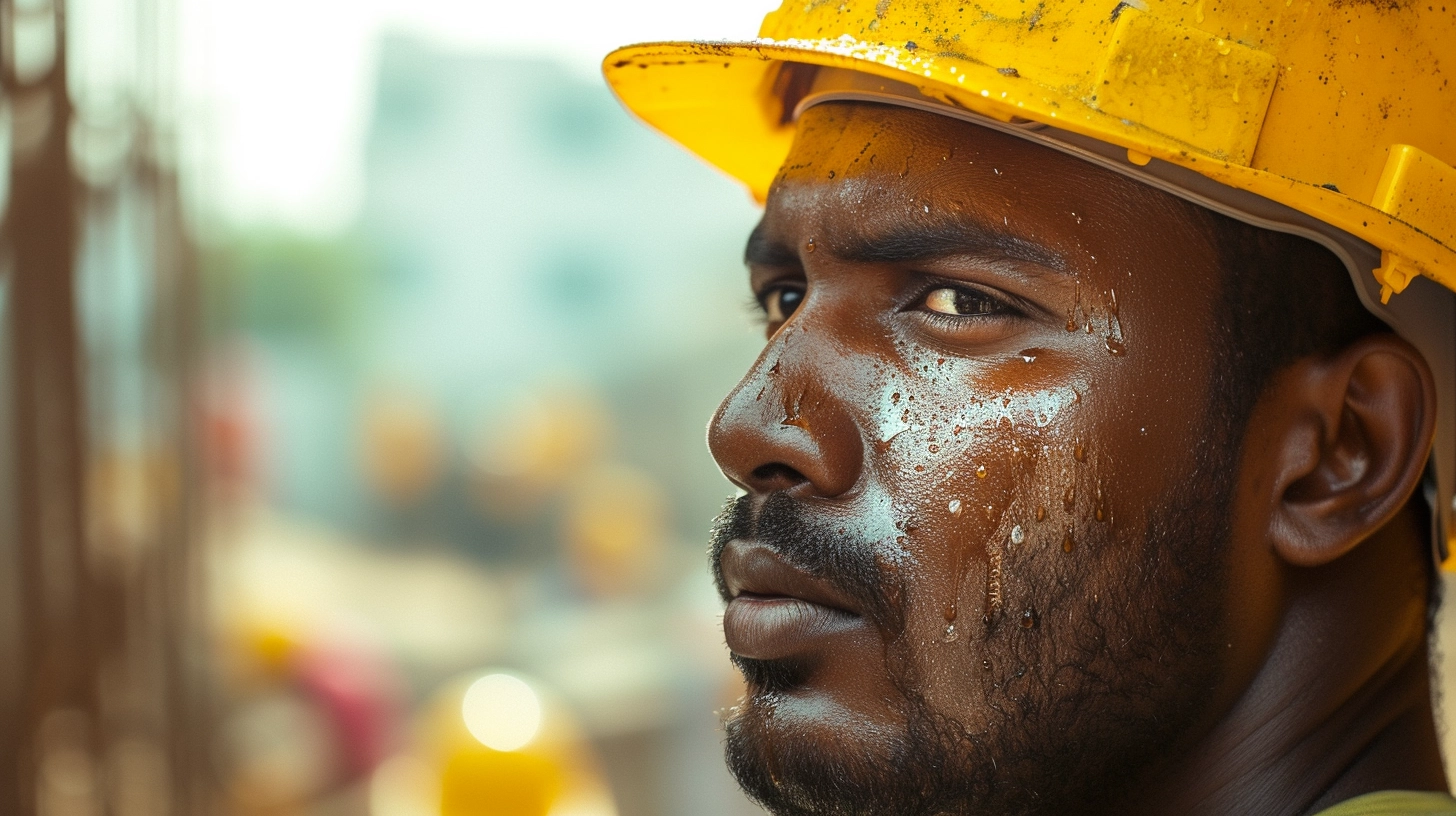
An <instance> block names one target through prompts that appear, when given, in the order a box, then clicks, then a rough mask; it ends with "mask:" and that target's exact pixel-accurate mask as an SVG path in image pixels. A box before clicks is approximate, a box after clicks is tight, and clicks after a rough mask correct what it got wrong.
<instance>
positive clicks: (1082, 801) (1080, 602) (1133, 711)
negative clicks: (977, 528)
mask: <svg viewBox="0 0 1456 816" xmlns="http://www.w3.org/2000/svg"><path fill="white" fill-rule="evenodd" d="M1236 459H1237V445H1216V444H1210V445H1205V446H1203V448H1202V451H1200V453H1199V454H1198V455H1195V457H1194V460H1193V462H1191V464H1190V468H1189V470H1190V473H1189V474H1188V477H1187V478H1184V479H1179V480H1174V481H1173V482H1172V485H1173V486H1172V487H1170V488H1169V489H1167V490H1166V491H1165V492H1164V493H1163V495H1161V496H1159V497H1158V498H1157V500H1156V501H1154V502H1153V504H1152V505H1151V507H1152V508H1153V509H1152V510H1151V511H1150V512H1149V513H1148V514H1147V517H1146V518H1145V519H1143V524H1142V525H1141V529H1140V531H1138V532H1137V534H1136V536H1135V537H1130V536H1128V535H1114V534H1113V532H1112V525H1111V524H1108V525H1095V526H1094V525H1089V528H1088V530H1086V531H1085V533H1084V536H1083V537H1081V538H1080V539H1079V541H1080V542H1082V545H1081V546H1082V547H1085V549H1084V551H1083V552H1084V554H1085V555H1086V556H1087V557H1082V558H1076V559H1071V558H1060V559H1059V558H1052V557H1050V556H1051V553H1049V552H1048V548H1041V549H1037V548H1032V547H1025V548H1017V549H1014V550H1010V551H1008V552H1006V553H1005V554H1004V561H1003V563H1002V565H1001V570H1000V574H1001V576H1002V580H1003V582H1004V589H1005V592H1006V594H1007V597H1012V596H1013V594H1014V596H1015V597H1021V598H1029V599H1035V604H1036V606H1037V608H1039V609H1040V610H1042V613H1043V614H1044V613H1045V612H1047V611H1049V610H1056V612H1057V624H1056V625H1055V626H1050V625H1049V626H1045V627H1042V626H1040V625H1039V621H1037V620H1036V618H1035V613H1033V612H1031V611H1030V609H1028V610H1027V613H1026V614H1028V615H1031V616H1032V617H1030V618H1028V619H1026V620H1023V619H1022V614H1021V613H1020V612H1018V613H1015V614H1012V615H990V616H988V618H987V619H986V622H985V627H984V631H983V633H982V635H981V636H980V638H979V640H978V639H977V638H974V637H973V638H969V639H967V640H966V641H965V642H967V646H966V652H965V654H964V655H963V658H965V660H964V661H963V664H962V665H963V667H962V666H957V669H958V671H957V673H956V680H955V681H954V682H955V684H956V686H954V687H952V688H951V689H950V690H949V691H944V692H942V693H941V694H939V695H937V696H939V697H942V698H944V697H947V696H952V697H953V696H955V695H957V693H958V692H961V691H962V690H963V693H961V695H960V696H963V697H965V698H973V697H974V696H975V692H976V690H977V688H979V693H980V695H981V696H982V698H983V699H984V700H985V710H984V711H982V712H978V714H979V715H981V719H980V721H979V722H978V724H977V725H976V726H975V727H974V728H972V727H968V726H967V724H966V723H964V722H962V721H961V720H960V719H958V718H957V717H956V716H954V715H953V714H952V713H951V712H949V711H947V710H945V706H943V705H937V704H936V703H935V702H933V701H932V699H931V697H930V695H928V694H927V693H926V690H927V689H928V688H929V687H930V683H929V678H930V675H931V671H930V666H928V665H925V661H924V660H923V659H917V658H919V657H921V655H920V654H919V652H921V651H923V650H924V647H923V646H917V645H916V642H917V639H916V638H911V637H906V636H905V626H906V624H905V622H906V620H907V613H906V600H907V599H908V598H909V597H910V591H911V587H910V586H909V585H908V583H907V581H906V579H905V577H904V576H903V575H902V574H901V572H900V571H899V570H897V569H887V568H886V565H885V564H884V563H882V562H880V561H879V560H877V558H876V555H875V553H876V552H877V542H874V541H864V540H854V539H853V538H852V537H849V536H846V535H845V533H844V531H843V529H837V528H835V527H834V526H833V525H829V524H824V523H821V522H819V520H818V519H816V518H814V517H812V516H811V515H810V514H809V513H808V512H806V510H805V508H804V507H803V506H802V505H800V504H799V503H798V502H797V501H795V500H793V499H791V498H789V497H788V496H786V495H782V494H773V495H770V496H769V497H768V498H767V499H766V500H764V501H763V502H762V503H761V504H759V505H758V506H757V512H755V507H754V503H753V502H752V500H751V497H747V496H745V497H742V498H739V499H736V500H732V501H730V502H729V503H728V505H727V506H726V507H725V508H724V511H723V513H722V514H721V515H720V516H719V518H718V521H717V522H716V523H715V525H714V530H713V536H712V541H713V547H712V551H711V555H712V558H713V561H712V563H713V570H714V574H715V577H716V578H717V580H718V584H719V590H720V593H722V594H723V595H724V597H725V598H726V597H727V593H726V588H725V586H724V583H723V577H722V575H721V573H720V568H719V561H720V558H719V556H720V555H721V552H722V549H723V547H724V546H725V545H726V544H727V543H728V542H729V541H732V540H733V539H735V538H747V537H753V538H754V539H755V540H757V541H759V542H762V543H764V544H767V545H768V546H770V547H773V548H774V549H775V550H777V551H778V553H779V554H780V555H781V556H783V557H784V558H785V559H787V560H788V561H790V562H791V563H793V564H794V565H795V566H797V567H799V568H800V569H803V570H806V571H808V572H810V573H811V574H813V575H815V576H816V577H819V578H821V579H824V580H827V581H830V582H832V583H833V584H834V585H835V586H836V587H837V588H838V589H839V590H840V591H842V592H844V593H846V594H848V595H849V596H851V597H853V598H854V599H855V600H856V601H857V602H858V603H859V604H860V608H861V609H863V610H864V611H865V616H866V618H868V619H869V620H870V621H871V622H872V623H874V624H875V625H876V627H877V628H878V629H879V630H880V632H881V635H882V636H883V637H884V639H885V643H886V644H887V646H886V664H887V665H888V666H889V667H890V669H889V673H890V675H891V676H890V678H889V679H890V681H891V683H892V685H893V687H894V688H895V689H896V690H897V691H898V697H899V699H898V700H895V701H893V706H894V707H895V708H896V709H897V710H896V714H897V715H898V718H897V719H898V722H899V725H898V726H897V727H895V728H885V727H873V728H871V727H867V726H863V725H857V724H854V723H850V722H847V723H846V724H845V725H844V727H842V728H839V729H837V730H835V731H834V732H833V733H830V734H828V735H825V734H822V733H815V734H803V733H794V732H786V730H785V729H783V728H779V727H777V726H776V723H775V722H774V709H775V705H776V698H778V697H779V696H780V695H783V694H785V693H787V692H790V691H792V690H794V689H795V688H796V687H798V686H800V685H801V684H802V683H803V682H804V681H805V679H806V677H807V673H808V667H806V666H802V665H798V664H796V663H795V662H794V661H761V660H749V659H744V658H740V657H738V656H736V655H735V656H734V658H733V660H734V663H735V664H736V665H737V666H738V667H739V669H740V670H741V671H742V672H743V674H744V677H745V679H746V680H747V684H748V690H749V691H748V696H747V698H746V699H745V700H744V701H743V702H742V704H741V705H739V706H738V707H737V708H736V709H734V711H733V712H732V714H731V715H730V717H729V718H728V720H727V721H726V723H725V729H726V733H727V740H726V753H727V760H728V766H729V768H730V770H731V771H732V773H733V775H734V776H735V777H736V778H737V780H738V782H739V784H740V786H742V788H743V789H744V791H745V792H746V793H747V794H748V795H749V796H750V797H752V798H753V799H754V800H756V801H757V802H758V803H759V804H761V805H763V806H764V807H765V808H766V809H767V810H769V811H770V812H771V813H774V814H778V816H810V815H811V814H836V815H838V816H859V815H860V814H863V815H864V816H869V815H870V814H875V816H888V815H889V814H894V815H895V816H916V815H918V814H923V816H935V815H936V814H994V816H1017V815H1020V816H1033V815H1034V814H1066V813H1097V812H1100V811H1104V810H1108V809H1110V808H1112V807H1113V806H1114V805H1115V804H1116V803H1117V802H1118V801H1119V800H1120V798H1121V797H1122V796H1123V795H1124V794H1125V793H1126V792H1127V791H1128V790H1129V789H1130V788H1132V787H1133V786H1135V785H1137V784H1138V783H1139V780H1140V779H1141V778H1143V775H1144V774H1145V773H1147V772H1148V771H1149V769H1150V768H1154V767H1156V765H1157V764H1158V763H1159V761H1160V760H1164V759H1166V758H1167V757H1168V755H1169V754H1170V752H1172V751H1174V750H1175V749H1176V747H1177V746H1178V744H1179V742H1180V740H1181V739H1183V738H1185V737H1186V736H1187V735H1188V732H1189V731H1190V730H1191V729H1192V728H1193V727H1194V726H1195V725H1196V724H1197V723H1198V721H1199V720H1200V717H1201V716H1202V714H1203V713H1204V710H1203V709H1204V704H1205V703H1206V701H1207V700H1208V699H1209V697H1210V696H1211V695H1210V691H1211V689H1212V688H1213V687H1214V686H1215V685H1216V683H1217V681H1218V679H1219V670H1220V655H1221V654H1222V650H1221V648H1220V647H1222V646H1223V645H1224V643H1225V642H1226V641H1225V638H1224V637H1223V632H1224V620H1225V614H1224V608H1223V603H1224V602H1223V596H1224V590H1225V587H1226V584H1227V565H1226V552H1227V546H1226V544H1227V542H1228V539H1229V509H1230V505H1231V499H1232V481H1233V480H1232V479H1231V478H1230V474H1232V473H1233V472H1234V471H1233V465H1234V464H1236ZM1056 555H1058V556H1060V555H1062V553H1060V552H1058V553H1056ZM922 642H923V641H922ZM972 643H977V644H978V645H975V646H972V645H970V644H972ZM972 650H974V653H973V652H972ZM982 656H984V657H985V659H984V660H974V659H972V658H979V657H982ZM978 664H979V665H978ZM941 675H942V676H943V675H944V672H941Z"/></svg>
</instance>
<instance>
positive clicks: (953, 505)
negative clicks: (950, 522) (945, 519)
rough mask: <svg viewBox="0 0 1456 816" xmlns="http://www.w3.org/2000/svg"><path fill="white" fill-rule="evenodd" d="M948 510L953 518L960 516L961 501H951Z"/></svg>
mask: <svg viewBox="0 0 1456 816" xmlns="http://www.w3.org/2000/svg"><path fill="white" fill-rule="evenodd" d="M946 509H947V510H949V511H950V514H951V515H952V516H959V515H960V514H961V500H960V499H951V500H950V504H949V505H947V506H946Z"/></svg>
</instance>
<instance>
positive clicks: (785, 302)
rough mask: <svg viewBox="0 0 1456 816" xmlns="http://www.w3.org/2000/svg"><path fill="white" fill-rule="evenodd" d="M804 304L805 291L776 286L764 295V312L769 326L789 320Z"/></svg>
mask: <svg viewBox="0 0 1456 816" xmlns="http://www.w3.org/2000/svg"><path fill="white" fill-rule="evenodd" d="M803 302H804V290H803V289H799V288H797V287H791V286H775V287H774V288H772V289H770V290H768V291H767V292H765V293H764V294H763V311H764V315H765V317H766V319H767V320H768V322H769V325H771V326H772V325H778V324H779V323H783V322H784V321H785V320H788V319H789V317H790V316H791V315H793V313H794V312H796V311H798V309H799V304H800V303H803Z"/></svg>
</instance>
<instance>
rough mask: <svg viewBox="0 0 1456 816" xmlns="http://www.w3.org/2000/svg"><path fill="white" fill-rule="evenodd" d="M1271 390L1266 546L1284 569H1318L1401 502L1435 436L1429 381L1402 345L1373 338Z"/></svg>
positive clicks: (1311, 362) (1297, 371)
mask: <svg viewBox="0 0 1456 816" xmlns="http://www.w3.org/2000/svg"><path fill="white" fill-rule="evenodd" d="M1275 389H1277V391H1278V393H1277V394H1273V395H1272V396H1273V397H1274V398H1275V399H1276V400H1277V401H1278V403H1279V404H1278V406H1277V407H1276V408H1275V411H1274V414H1275V417H1273V419H1274V421H1276V422H1279V427H1278V428H1277V429H1276V433H1275V435H1274V436H1275V438H1274V439H1273V440H1272V442H1273V446H1272V447H1271V448H1269V449H1268V453H1269V454H1271V455H1272V456H1273V457H1274V460H1273V462H1272V464H1273V465H1274V474H1273V479H1272V480H1271V481H1270V482H1269V486H1270V487H1271V488H1272V489H1273V490H1274V491H1275V492H1274V494H1273V495H1272V496H1271V498H1272V499H1273V513H1272V515H1271V517H1270V519H1269V539H1270V543H1271V544H1272V545H1273V547H1274V551H1275V552H1276V553H1278V555H1279V556H1280V557H1281V558H1283V559H1284V560H1285V561H1287V562H1289V563H1291V564H1295V565H1297V566H1319V565H1321V564H1326V563H1329V562H1330V561H1333V560H1335V559H1337V558H1339V557H1340V556H1342V555H1344V554H1345V553H1347V552H1349V551H1350V550H1351V549H1353V548H1354V547H1355V546H1356V545H1358V544H1359V543H1360V542H1361V541H1364V540H1365V539H1366V538H1367V537H1369V536H1370V535H1371V534H1372V533H1374V532H1375V531H1376V530H1378V529H1380V527H1381V526H1383V525H1384V524H1385V523H1386V522H1387V521H1389V520H1390V518H1391V517H1392V516H1394V515H1395V513H1396V512H1397V511H1398V510H1399V509H1400V508H1401V507H1402V506H1404V504H1405V503H1406V501H1407V500H1408V499H1409V498H1410V495H1411V493H1412V491H1414V489H1415V487H1416V485H1417V483H1418V482H1419V481H1420V478H1421V474H1422V473H1423V472H1424V470H1425V465H1426V459H1427V456H1428V454H1429V452H1430V447H1431V438H1432V435H1433V434H1434V433H1435V409H1436V406H1435V385H1434V380H1433V379H1432V376H1431V371H1430V368H1429V367H1428V366H1427V365H1426V362H1425V360H1424V359H1423V358H1422V357H1421V356H1420V354H1419V352H1417V351H1416V350H1415V349H1414V348H1412V347H1411V346H1410V344H1409V343H1406V342H1405V341H1404V340H1402V339H1400V338H1399V337H1397V336H1395V335H1393V334H1380V335H1372V336H1369V337H1365V338H1362V339H1360V340H1359V341H1357V342H1355V343H1354V344H1352V345H1350V346H1349V347H1347V348H1346V349H1344V350H1343V351H1341V352H1340V353H1339V354H1337V355H1335V356H1334V357H1332V358H1326V359H1315V358H1309V359H1305V360H1301V361H1299V362H1298V363H1296V364H1294V365H1293V366H1291V367H1290V368H1289V369H1287V370H1286V371H1284V372H1282V373H1281V374H1280V376H1279V378H1278V380H1277V382H1276V383H1275ZM1281 419H1282V421H1281ZM1250 453H1255V452H1253V451H1250ZM1256 455H1257V454H1256Z"/></svg>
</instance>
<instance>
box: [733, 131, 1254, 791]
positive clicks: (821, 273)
mask: <svg viewBox="0 0 1456 816" xmlns="http://www.w3.org/2000/svg"><path fill="white" fill-rule="evenodd" d="M1209 234H1210V233H1209V231H1208V227H1207V221H1206V220H1205V218H1204V217H1203V216H1202V215H1201V214H1200V212H1199V211H1198V210H1196V208H1194V207H1193V206H1192V205H1188V204H1184V203H1183V202H1181V201H1178V200H1176V199H1174V198H1172V197H1170V196H1166V195H1164V194H1162V193H1159V192H1157V191H1154V190H1151V189H1148V188H1145V187H1143V186H1141V185H1139V184H1137V183H1135V182H1132V181H1129V180H1126V179H1123V178H1122V177H1120V176H1117V175H1116V174H1113V173H1111V172H1109V171H1106V170H1103V169H1100V168H1097V167H1094V166H1092V165H1089V164H1087V163H1085V162H1082V161H1081V160H1078V159H1075V158H1072V157H1068V156H1064V155H1062V154H1059V153H1056V152H1053V151H1051V150H1048V149H1046V148H1042V147H1039V146H1036V145H1032V144H1030V143H1027V142H1024V141H1022V140H1019V139H1016V138H1014V137H1009V136H1004V135H1001V134H998V133H995V132H992V131H989V130H986V129H983V128H979V127H976V126H974V125H970V124H967V123H962V122H957V121H954V120H951V119H948V118H944V117H939V116H935V115H932V114H926V113H920V112H915V111H909V110H903V109H897V108H889V107H883V106H875V105H862V104H835V105H824V106H820V107H817V108H813V109H811V110H810V111H808V112H807V113H806V114H805V115H804V116H803V118H802V120H801V121H800V123H799V126H798V133H797V138H796V141H795V145H794V148H793V152H792V154H791V155H790V157H789V159H788V161H787V162H786V164H785V166H784V168H783V169H782V171H781V173H780V176H779V178H778V180H777V181H776V183H775V185H774V187H773V190H772V192H771V194H770V196H769V200H768V204H767V210H766V213H765V216H764V219H763V222H762V224H761V225H760V226H759V227H758V229H757V230H755V232H754V234H753V236H752V238H751V239H750V241H749V246H748V253H747V258H748V266H749V270H750V274H751V284H752V288H753V292H754V295H755V297H756V298H757V300H758V302H759V303H760V304H761V305H762V307H763V309H764V313H765V315H766V316H767V324H768V325H767V334H768V342H767V345H766V346H765V348H764V351H763V353H762V355H761V356H760V357H759V359H758V361H757V362H756V363H755V365H754V367H753V368H752V369H751V370H750V371H749V372H748V374H747V375H746V376H745V377H744V379H743V380H742V382H741V383H740V384H739V385H738V387H737V388H736V389H735V390H734V391H733V392H732V393H731V394H730V395H729V396H728V398H727V399H726V400H725V401H724V403H723V405H722V407H721V408H720V410H719V413H718V415H717V416H716V417H715V418H714V420H713V424H712V426H711V429H710V438H709V442H710V446H711V448H712V451H713V454H714V456H715V458H716V459H717V460H718V462H719V464H720V466H721V467H722V468H723V470H724V472H725V473H726V474H727V475H728V477H729V478H730V479H732V480H733V481H734V482H735V483H737V484H738V485H739V486H740V487H742V488H743V490H744V491H745V494H744V495H742V496H741V497H740V498H738V499H735V500H734V501H732V502H730V504H729V505H728V507H727V508H726V509H725V511H724V514H723V516H722V517H721V518H720V520H719V523H718V526H717V528H716V530H715V535H714V548H713V564H714V568H715V570H716V573H717V576H718V579H719V586H720V590H721V591H722V593H723V596H724V598H725V600H726V601H727V602H728V607H727V611H726V613H725V618H724V629H725V634H726V636H727V641H728V645H729V647H730V649H731V650H732V652H733V654H734V660H735V662H736V663H737V664H738V665H739V667H740V668H741V669H742V670H743V672H744V675H745V677H746V678H747V680H748V686H749V693H748V696H747V697H746V698H745V700H744V701H743V702H742V704H741V705H740V706H739V707H738V708H737V709H735V711H734V712H733V714H732V715H731V717H730V720H729V722H728V726H727V727H728V751H729V762H730V765H731V767H732V768H733V770H734V772H735V774H736V775H737V776H738V778H739V780H740V782H741V783H742V784H743V785H744V787H745V788H746V789H747V790H748V791H749V792H750V794H752V795H754V796H755V797H756V798H758V799H759V800H760V801H762V802H763V803H764V804H766V805H767V806H768V807H769V808H770V809H771V810H773V811H775V812H777V813H781V814H800V813H805V814H807V813H836V814H858V813H863V814H871V813H873V814H886V813H896V814H912V813H925V814H934V813H990V814H1011V813H1068V812H1094V811H1095V810H1097V809H1098V808H1099V807H1102V806H1104V805H1106V804H1107V803H1110V802H1113V801H1114V800H1115V799H1116V797H1117V796H1118V794H1119V791H1120V790H1121V789H1122V786H1124V785H1128V784H1135V783H1136V779H1137V777H1138V773H1139V772H1144V771H1146V770H1147V769H1149V768H1152V767H1155V764H1156V762H1155V761H1156V759H1157V758H1158V757H1160V756H1164V755H1167V754H1168V753H1169V752H1173V751H1176V750H1177V747H1178V746H1179V745H1180V744H1182V742H1181V741H1186V740H1187V739H1189V738H1190V735H1191V734H1192V733H1193V732H1194V731H1195V730H1197V729H1198V728H1200V727H1201V725H1200V723H1202V722H1204V721H1205V720H1206V712H1207V710H1208V708H1209V706H1210V705H1214V704H1216V702H1217V699H1218V698H1219V697H1220V695H1221V694H1223V691H1222V690H1221V688H1220V681H1219V678H1220V669H1219V666H1220V656H1221V655H1222V654H1223V651H1222V650H1223V648H1225V638H1224V631H1225V629H1226V628H1227V621H1226V616H1225V614H1224V609H1225V606H1226V603H1225V597H1224V596H1225V593H1226V591H1227V586H1228V581H1227V580H1226V579H1225V576H1226V573H1227V572H1228V570H1227V567H1226V564H1227V560H1228V559H1227V550H1228V548H1227V547H1226V546H1225V543H1226V541H1227V539H1228V537H1229V535H1228V523H1227V516H1228V512H1227V511H1228V504H1229V495H1230V492H1231V488H1232V481H1233V474H1232V469H1233V464H1234V462H1235V461H1236V453H1235V451H1236V448H1237V444H1236V443H1237V439H1236V434H1235V433H1233V430H1232V429H1230V428H1226V427H1222V425H1223V424H1227V423H1220V422H1219V421H1217V418H1216V416H1215V415H1216V414H1217V412H1216V411H1211V410H1210V409H1209V407H1208V405H1209V402H1210V397H1211V395H1210V389H1209V382H1210V380H1211V378H1212V375H1211V367H1212V365H1213V361H1212V360H1211V359H1210V351H1209V349H1210V339H1209V337H1210V333H1211V327H1212V325H1213V321H1214V320H1215V319H1216V318H1217V315H1216V314H1215V312H1216V309H1217V308H1218V287H1217V281H1218V276H1219V271H1218V259H1217V253H1216V251H1215V249H1214V247H1212V246H1211V245H1210V237H1209Z"/></svg>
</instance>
